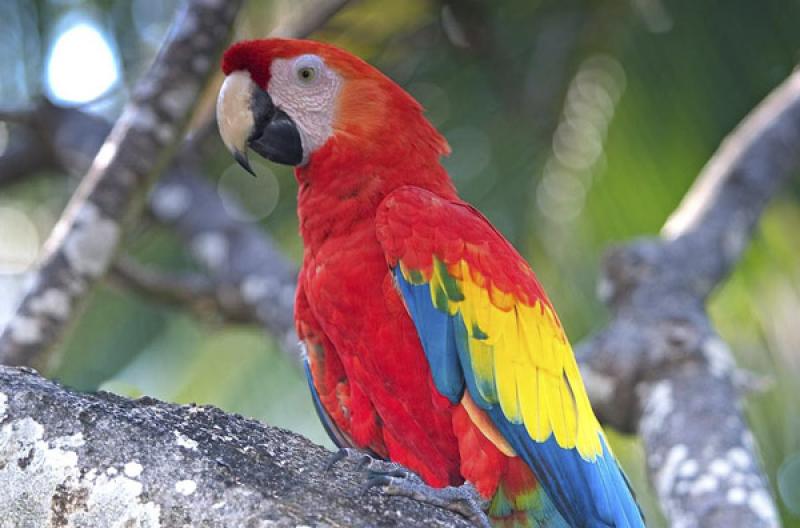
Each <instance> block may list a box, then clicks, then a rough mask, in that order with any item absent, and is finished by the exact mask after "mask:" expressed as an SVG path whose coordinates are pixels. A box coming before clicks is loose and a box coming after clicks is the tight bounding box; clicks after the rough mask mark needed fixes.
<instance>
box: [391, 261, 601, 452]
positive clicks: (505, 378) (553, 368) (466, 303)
mask: <svg viewBox="0 0 800 528" xmlns="http://www.w3.org/2000/svg"><path fill="white" fill-rule="evenodd" d="M401 272H402V273H403V275H404V276H406V278H407V279H409V280H412V278H411V277H409V276H408V274H409V272H408V271H407V270H406V269H405V268H402V267H401ZM428 280H429V284H430V288H431V298H432V301H433V303H434V306H437V307H438V308H440V309H446V311H447V312H448V313H449V314H450V315H454V314H457V313H458V314H460V315H461V317H462V319H463V321H464V325H465V327H466V329H467V341H468V346H469V354H470V360H471V365H472V371H473V374H474V376H475V382H476V386H477V387H478V392H479V393H480V394H479V396H480V397H481V398H482V399H483V400H484V401H486V402H489V403H491V404H499V405H500V407H501V409H502V410H503V414H504V415H505V416H506V418H507V419H508V420H509V421H511V422H512V423H524V424H525V428H526V430H527V431H528V434H529V435H530V436H531V438H532V439H533V440H535V441H537V442H544V441H546V440H547V439H548V438H549V437H550V436H551V435H553V436H554V437H555V439H556V442H557V443H558V445H559V446H561V447H563V448H565V449H570V448H573V447H577V449H578V452H579V453H580V454H581V456H582V457H583V458H585V459H587V460H592V459H594V458H595V457H597V456H598V455H600V454H602V447H601V444H600V437H601V435H602V430H601V429H600V425H599V424H598V423H597V419H596V418H595V416H594V413H593V412H592V410H591V405H590V403H589V398H588V396H587V395H586V391H585V389H584V387H583V381H582V380H581V376H580V372H579V371H578V365H577V363H576V361H575V357H574V355H573V353H572V348H571V347H570V345H569V342H568V341H567V339H566V336H565V335H564V331H563V329H562V328H561V325H560V324H559V323H558V319H557V318H556V316H555V314H554V313H553V311H552V309H551V308H550V307H549V305H547V304H546V303H543V302H542V301H541V300H538V299H536V300H534V304H533V305H531V304H529V303H528V302H523V301H522V300H520V299H517V298H516V297H515V296H514V295H513V294H512V293H508V292H504V291H502V290H500V289H499V288H497V287H496V286H495V285H494V284H491V282H490V281H488V280H487V279H486V278H485V277H483V276H482V275H481V274H480V273H479V272H477V271H476V270H473V269H471V268H470V266H469V264H468V263H467V262H466V261H465V260H462V261H460V262H459V263H455V264H451V265H450V266H449V267H447V266H445V265H444V264H443V263H441V262H438V261H435V262H434V265H433V268H432V271H431V273H430V278H429V279H428ZM453 283H454V284H455V286H456V287H457V288H458V290H459V292H460V293H461V295H460V296H453V295H444V296H443V295H441V292H445V291H447V287H448V286H449V287H450V288H451V289H452V288H453ZM454 297H455V298H454ZM525 301H529V300H528V299H525ZM445 303H446V306H443V304H445Z"/></svg>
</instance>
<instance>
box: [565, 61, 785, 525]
mask: <svg viewBox="0 0 800 528" xmlns="http://www.w3.org/2000/svg"><path fill="white" fill-rule="evenodd" d="M798 169H800V72H795V73H794V74H793V75H792V76H791V77H790V78H789V79H788V80H787V81H785V82H784V83H783V84H782V85H781V86H780V87H779V88H777V89H776V90H775V91H774V92H773V93H772V94H771V95H770V96H769V97H768V98H767V99H766V100H765V101H764V102H763V103H762V104H761V105H759V107H758V108H756V110H754V111H753V112H752V113H751V114H750V115H749V116H748V117H747V118H746V119H745V120H744V121H743V123H742V124H741V125H740V126H739V127H738V128H737V129H736V130H735V131H734V132H733V133H732V134H731V135H730V136H729V137H728V138H727V139H726V140H725V142H724V143H723V144H722V146H721V147H720V149H719V151H718V152H717V153H716V154H715V155H714V157H713V158H712V159H711V160H710V161H709V163H708V164H707V165H706V167H705V168H704V170H703V172H702V173H701V175H700V176H699V178H698V179H697V181H696V182H695V184H694V186H693V187H692V189H691V190H690V191H689V193H688V194H687V196H686V198H685V199H684V201H683V202H682V203H681V205H680V207H679V208H678V210H676V211H675V213H674V214H673V215H672V216H671V217H670V219H669V221H668V222H667V224H666V226H665V227H664V232H663V238H660V239H647V240H640V241H637V242H634V243H632V244H629V245H626V246H622V247H618V248H614V249H612V250H611V251H609V253H608V255H607V257H606V260H605V270H604V276H603V277H602V279H601V281H602V282H601V284H602V287H601V288H600V289H601V291H604V292H605V293H606V295H605V299H604V300H606V301H607V303H608V305H609V307H610V308H611V310H612V312H613V314H614V318H613V319H612V321H611V323H610V324H609V326H608V327H607V328H606V329H604V330H603V331H601V332H599V333H598V334H597V335H595V336H593V337H592V338H591V339H590V340H588V341H587V342H585V343H582V344H581V345H580V346H579V347H577V350H578V355H579V359H580V361H581V363H582V365H581V370H582V371H583V372H584V373H585V379H586V383H587V388H588V389H589V390H590V393H591V396H592V402H593V404H594V405H595V406H596V410H597V411H598V414H599V415H600V416H601V417H602V418H603V419H604V420H605V421H606V422H608V423H612V424H614V425H616V426H617V427H619V428H620V429H622V430H625V431H638V432H639V433H640V434H641V436H642V440H643V442H644V445H645V450H646V452H647V466H648V470H649V473H650V476H651V479H652V481H653V483H654V484H655V488H656V491H657V492H658V495H659V499H660V501H661V504H662V506H663V509H664V512H665V514H666V515H667V517H668V518H669V519H670V520H671V522H672V523H673V524H674V525H679V526H683V527H689V528H691V527H695V526H697V527H700V526H702V527H710V528H714V527H718V526H719V527H723V526H753V527H774V526H778V522H779V521H778V517H777V513H776V508H775V505H774V503H773V500H772V498H771V493H770V491H769V486H768V480H767V479H766V477H765V476H764V474H763V472H762V470H761V468H760V465H759V457H758V453H757V451H756V446H755V445H754V443H753V437H752V434H751V433H750V430H749V429H748V427H747V424H746V422H745V420H744V417H743V416H742V412H741V408H740V405H739V404H738V403H737V402H738V397H739V394H738V391H737V388H738V387H737V383H736V382H737V380H738V378H739V373H737V371H736V369H735V366H734V362H733V359H732V357H731V355H730V351H729V349H728V346H727V345H726V344H725V342H724V341H723V340H722V339H721V338H720V337H719V336H718V335H717V334H716V332H715V331H714V328H713V326H712V324H711V321H710V320H709V319H708V314H707V313H706V308H705V300H706V298H707V297H708V295H709V293H710V292H711V291H712V290H713V289H714V288H715V287H716V286H717V285H718V284H719V283H720V282H721V281H722V280H723V279H724V278H725V277H726V276H727V274H728V273H729V272H730V270H731V268H732V267H733V265H734V264H735V263H736V262H737V261H738V260H739V258H740V257H741V254H742V252H743V251H744V249H745V248H746V246H747V243H748V241H749V240H750V237H751V236H752V231H753V229H754V227H755V225H756V223H757V222H758V219H759V218H760V216H761V214H762V212H763V210H764V207H765V206H766V205H767V203H768V202H769V201H770V200H771V199H772V198H773V197H774V196H775V195H776V194H777V192H778V190H779V189H780V188H781V186H782V185H783V184H784V183H785V182H786V181H787V180H788V179H789V177H790V176H792V175H793V174H794V173H796V172H797V171H798Z"/></svg>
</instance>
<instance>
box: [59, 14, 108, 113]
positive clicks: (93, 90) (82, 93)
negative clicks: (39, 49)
mask: <svg viewBox="0 0 800 528" xmlns="http://www.w3.org/2000/svg"><path fill="white" fill-rule="evenodd" d="M118 80H119V67H118V65H117V61H116V59H115V57H114V53H113V51H112V49H111V45H110V44H109V42H108V38H107V37H106V36H105V35H103V34H102V33H101V32H100V30H98V28H97V27H96V26H95V25H93V24H91V23H89V22H87V21H85V20H81V21H78V22H76V23H74V24H72V25H71V26H69V27H68V28H67V29H66V30H64V31H63V32H62V33H61V34H59V35H58V37H57V38H56V40H55V42H54V43H53V46H52V47H51V49H50V54H49V56H48V58H47V88H48V90H49V91H50V94H51V96H52V97H53V98H54V99H55V100H57V101H61V102H70V103H86V102H89V101H92V100H94V99H97V98H98V97H100V96H101V95H103V94H104V93H106V92H107V91H108V90H110V89H111V88H112V87H113V86H114V85H115V84H116V83H117V81H118Z"/></svg>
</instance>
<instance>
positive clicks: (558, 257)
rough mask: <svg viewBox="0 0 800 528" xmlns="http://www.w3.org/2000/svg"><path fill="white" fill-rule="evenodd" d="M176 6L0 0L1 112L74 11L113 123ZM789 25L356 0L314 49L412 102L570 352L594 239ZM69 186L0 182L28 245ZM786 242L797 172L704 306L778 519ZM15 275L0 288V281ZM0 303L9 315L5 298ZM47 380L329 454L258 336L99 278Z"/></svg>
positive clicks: (663, 7)
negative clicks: (729, 365)
mask: <svg viewBox="0 0 800 528" xmlns="http://www.w3.org/2000/svg"><path fill="white" fill-rule="evenodd" d="M301 4H308V2H290V1H282V2H279V1H274V2H269V1H264V2H259V1H251V2H250V4H249V6H248V8H247V11H246V12H245V13H244V14H243V16H242V20H241V30H240V35H242V36H245V35H246V36H255V35H264V34H266V33H267V31H268V29H269V28H270V27H271V25H272V23H273V22H274V21H275V20H276V19H277V17H279V16H281V15H283V14H286V13H287V12H290V11H291V10H292V9H296V8H297V7H298V6H299V5H301ZM175 5H176V1H175V0H170V1H166V2H155V1H151V0H131V1H121V0H120V1H113V0H97V1H69V0H51V1H45V0H37V1H33V2H28V1H25V0H7V1H6V2H3V4H2V5H0V35H2V36H0V72H2V75H0V96H2V98H3V101H4V106H13V105H20V104H25V103H27V102H29V101H31V100H32V99H33V98H35V97H37V96H38V95H39V94H41V93H42V90H43V83H42V78H43V77H42V75H43V73H42V72H43V67H44V62H45V60H46V52H47V49H48V46H49V45H50V44H51V43H52V41H53V39H54V38H55V37H56V36H57V34H58V31H59V27H60V26H59V21H60V20H61V19H62V17H63V16H64V15H69V14H70V13H74V12H80V13H83V14H84V15H85V16H88V17H90V18H91V19H92V20H94V21H95V22H96V23H97V24H99V25H100V26H101V27H102V28H104V29H105V30H106V31H107V32H108V35H109V38H110V39H112V40H113V42H114V43H115V46H114V47H115V49H116V52H117V54H118V60H119V61H120V64H121V69H122V73H121V74H122V83H121V85H120V86H119V87H118V88H117V89H116V90H115V91H114V92H113V93H111V94H109V95H108V96H107V97H105V98H104V100H105V102H104V103H103V104H102V105H101V107H100V108H99V109H98V108H95V110H96V111H99V112H101V113H104V114H105V115H107V116H108V117H110V118H113V117H114V116H115V114H116V112H118V111H119V108H120V104H121V102H122V101H123V100H124V97H125V94H126V91H127V89H128V87H129V86H130V85H131V84H132V83H133V82H135V80H136V78H137V77H138V75H139V74H140V72H141V71H142V70H143V69H144V68H145V67H146V65H147V64H148V63H149V61H150V60H151V59H152V57H153V55H154V53H155V52H156V50H157V46H158V42H159V39H160V37H161V36H162V35H163V32H164V31H165V29H166V25H167V23H168V21H169V17H170V15H171V13H172V12H173V10H174V6H175ZM142 13H149V15H147V16H145V18H146V19H147V20H148V21H149V22H148V25H146V26H143V25H142V24H141V23H137V17H140V18H141V17H142V16H143V15H142ZM799 23H800V3H798V2H797V1H795V0H765V1H760V2H753V1H752V0H726V1H722V0H712V1H706V2H696V1H689V0H630V1H622V0H602V1H601V0H584V1H580V0H574V1H559V0H550V1H531V0H505V1H502V2H501V1H497V2H488V1H479V0H465V1H453V2H438V1H433V0H408V1H403V2H399V1H398V2H395V1H387V0H383V1H380V0H362V1H360V2H353V4H352V5H351V6H350V7H348V8H346V9H345V10H344V11H343V12H341V13H340V14H339V15H338V16H337V17H336V18H335V19H334V20H333V21H332V22H330V23H329V24H328V26H327V27H326V28H325V29H323V30H322V31H320V32H318V33H317V34H316V35H315V37H316V38H319V39H323V40H327V41H333V42H335V43H338V44H340V45H342V46H345V47H347V48H349V49H350V50H352V51H354V52H356V53H358V54H359V55H361V56H363V57H364V58H366V59H367V60H369V61H370V62H372V63H374V64H377V65H378V66H380V67H381V68H382V69H383V70H384V71H385V72H387V73H388V74H389V75H390V76H391V77H393V78H394V79H395V80H397V82H399V83H400V84H402V85H403V86H404V87H406V88H407V89H408V90H409V91H410V92H411V93H412V94H413V95H414V96H416V97H417V98H418V99H419V100H420V101H421V102H422V103H423V104H424V105H425V106H426V108H427V109H428V115H429V117H430V119H431V120H432V121H433V122H434V124H436V125H437V127H439V128H440V130H441V131H442V132H443V133H444V134H445V135H446V136H447V138H448V140H449V141H450V142H451V145H452V147H453V154H452V156H451V157H450V158H448V159H447V160H445V164H446V165H447V167H448V169H449V170H450V171H451V174H452V176H453V178H454V179H455V181H456V183H457V186H458V188H459V190H460V191H461V192H462V194H463V195H464V196H465V197H466V198H467V199H469V200H470V201H472V202H474V203H475V204H476V205H477V206H478V207H479V208H480V209H481V210H483V211H484V212H485V213H486V214H487V215H488V217H489V218H490V219H491V220H492V221H493V222H494V223H495V224H496V225H497V226H498V227H499V228H500V229H501V230H502V231H503V232H504V233H505V234H506V235H507V236H508V237H509V238H510V239H511V240H512V241H513V242H514V243H515V244H516V245H517V247H519V248H520V249H521V250H522V251H523V253H524V254H525V255H526V256H527V257H528V258H529V259H530V261H531V262H532V264H533V266H534V269H535V270H536V271H537V273H538V275H539V277H540V280H541V281H542V282H543V283H544V285H545V287H546V288H547V290H548V292H549V293H550V295H551V297H552V299H553V301H554V303H555V305H556V307H557V308H558V310H559V313H560V314H561V317H562V319H563V321H564V322H565V324H566V327H567V329H568V333H569V335H570V337H571V339H572V340H573V342H577V341H578V340H580V339H581V338H583V337H584V336H586V335H588V334H589V333H591V332H592V331H594V330H597V329H599V328H601V327H602V326H603V324H604V323H605V322H606V320H607V318H608V315H607V313H606V312H605V310H604V308H603V307H602V305H601V304H600V303H599V302H598V301H597V299H596V296H595V284H596V279H597V272H598V267H599V263H600V259H601V256H602V253H603V251H604V249H605V248H607V247H608V246H609V245H612V244H615V243H619V242H622V241H625V240H628V239H630V238H634V237H638V236H647V235H654V234H657V233H658V230H659V228H660V226H661V225H662V224H663V223H664V221H665V220H666V218H667V217H668V215H669V214H670V212H671V211H672V210H673V209H674V208H675V207H676V206H677V204H678V203H679V201H680V199H681V197H682V196H683V194H684V193H685V191H686V189H687V188H688V187H689V185H690V184H691V183H692V181H693V179H694V178H695V176H696V175H697V174H698V172H699V171H700V169H701V168H702V166H703V164H704V163H705V162H706V161H707V160H708V158H709V157H710V156H711V154H712V153H713V152H714V150H715V149H716V147H717V146H718V145H719V143H720V141H721V140H722V139H723V138H724V136H725V135H726V134H727V133H728V132H730V131H731V130H732V129H733V127H735V125H736V124H737V123H738V122H739V121H740V120H741V119H742V118H743V117H744V116H745V114H746V113H747V112H748V111H749V110H750V109H752V108H753V107H754V106H755V105H756V104H757V103H758V102H759V101H760V100H761V99H762V98H763V97H764V96H765V95H766V94H767V93H768V92H769V91H770V90H771V89H772V88H773V87H775V86H776V85H777V84H778V83H780V82H781V81H782V80H783V79H784V78H785V77H786V76H787V75H788V74H789V73H790V72H791V70H792V69H793V68H794V66H795V64H796V63H797V60H798V58H799V57H800V55H798V50H799V49H800V31H798V30H797V28H798V25H799ZM12 133H13V130H12ZM200 155H202V153H199V152H198V156H200ZM207 163H208V164H209V167H212V170H211V171H210V173H211V174H222V172H223V171H224V169H225V168H227V167H228V166H229V165H230V159H229V158H228V157H227V155H226V154H225V153H224V152H223V149H222V147H221V145H219V149H218V150H217V151H216V152H214V153H213V154H212V155H211V156H210V157H209V158H208V159H207ZM272 170H273V171H274V173H275V175H276V178H277V182H278V185H279V191H280V195H279V200H278V203H277V206H276V208H275V210H274V212H272V214H270V215H268V216H267V217H266V218H263V219H261V220H260V223H261V225H262V227H263V228H264V229H265V230H266V231H268V232H270V233H271V234H272V235H273V236H275V237H276V238H277V239H278V240H279V241H280V242H281V244H282V245H283V246H284V248H285V249H286V251H287V252H288V253H289V254H290V255H292V256H293V257H294V258H299V255H300V242H299V239H298V237H297V235H296V219H295V216H294V207H295V196H294V193H295V187H294V180H293V177H292V175H291V173H290V172H289V171H287V170H285V169H282V168H278V167H273V168H272ZM74 186H75V181H73V180H69V179H66V178H64V177H63V175H56V174H47V175H42V177H41V178H36V179H33V178H29V179H27V180H26V181H25V182H23V183H20V184H17V185H15V186H14V187H11V188H4V189H1V190H0V205H4V204H5V205H8V204H12V205H14V206H17V207H19V208H20V209H22V210H25V211H30V212H31V214H32V215H33V217H34V219H35V221H36V225H37V227H38V229H39V233H40V237H44V236H45V235H46V233H47V232H48V230H49V228H50V227H51V226H52V224H53V222H54V221H55V219H56V218H57V216H58V214H59V212H60V209H61V207H63V204H64V203H65V201H66V198H67V196H68V193H69V191H70V190H71V189H72V188H74ZM798 230H800V185H798V184H797V182H796V181H795V182H794V183H793V184H792V185H791V186H790V187H789V188H788V189H786V191H785V192H784V193H782V195H781V196H780V197H779V198H778V200H777V201H776V202H775V203H774V205H772V206H771V207H770V209H769V210H768V212H767V214H766V215H765V217H764V218H763V221H762V223H761V226H760V228H759V230H758V233H757V235H756V237H755V240H754V241H753V244H752V246H751V248H750V250H749V251H748V253H747V254H746V256H745V258H744V260H743V261H742V262H741V263H740V265H739V266H738V268H737V270H736V272H735V273H734V275H733V277H732V278H731V279H730V280H729V281H728V282H727V283H726V284H724V285H723V286H722V287H720V288H719V289H718V291H717V292H716V294H715V295H714V297H713V299H712V300H711V307H710V308H711V313H712V315H713V318H714V321H715V323H716V325H717V328H718V329H719V331H720V333H721V335H722V336H723V337H724V338H725V339H726V340H727V341H728V342H729V343H730V344H731V345H732V346H733V350H734V353H735V355H736V358H737V360H738V362H739V365H740V367H741V368H743V369H747V370H750V371H753V372H755V373H757V374H758V375H760V376H763V377H764V379H765V380H767V381H768V384H767V388H766V389H765V390H764V391H763V392H759V393H753V394H749V395H748V396H747V399H746V408H747V414H748V417H749V419H750V422H751V424H752V426H753V428H754V431H755V434H756V437H757V440H758V443H759V446H760V448H761V453H762V456H763V461H764V465H765V467H766V470H767V472H768V474H769V476H770V479H771V480H772V485H773V489H774V490H775V492H776V494H778V490H779V489H780V498H779V500H778V502H779V504H780V508H781V514H782V516H783V521H784V524H785V526H795V527H800V517H799V516H800V497H798V495H800V411H798V401H800V389H799V388H798V385H800V384H799V383H798V380H800V325H798V321H799V318H800V315H798V314H800V236H799V235H798ZM2 233H4V231H3V226H0V234H2ZM6 234H8V233H7V232H6ZM131 247H132V248H133V251H134V253H135V255H136V256H137V257H139V258H141V259H142V260H144V261H147V262H151V263H156V264H158V265H161V266H164V267H167V268H173V269H175V268H179V267H182V266H187V265H189V266H190V265H191V263H190V262H188V258H187V256H186V255H185V254H184V252H183V251H182V250H181V248H180V247H178V246H177V244H176V243H175V241H174V240H173V239H172V238H171V237H170V235H169V234H168V233H165V232H163V231H161V230H160V229H158V228H153V227H151V228H148V229H142V230H138V231H137V232H136V233H135V234H134V236H133V237H132V240H131ZM686 265H687V266H691V262H687V263H686ZM19 279H20V277H19V276H8V277H5V280H6V282H5V283H4V284H13V282H14V281H18V280H19ZM9 291H15V290H13V288H12V289H11V290H9ZM0 297H3V296H2V295H0ZM3 302H5V303H7V304H9V303H13V295H12V294H10V293H9V294H8V295H6V296H5V298H4V299H1V300H0V303H3ZM0 313H2V311H1V310H0ZM1 325H2V321H0V326H1ZM52 375H53V376H55V377H57V378H59V379H60V380H61V381H63V382H64V383H66V384H68V385H72V386H75V387H78V388H80V389H84V390H95V389H98V388H102V389H106V390H113V391H116V392H120V393H123V394H127V395H140V394H148V395H152V396H155V397H158V398H163V399H166V400H171V401H176V402H200V403H212V404H215V405H218V406H220V407H222V408H223V409H226V410H228V411H233V412H237V413H241V414H244V415H247V416H253V417H256V418H259V419H261V420H264V421H266V422H269V423H271V424H275V425H279V426H282V427H286V428H290V429H293V430H296V431H299V432H301V433H303V434H305V435H307V436H309V437H310V438H312V439H314V440H316V441H318V442H322V443H327V440H326V439H325V437H324V433H323V432H322V429H321V428H320V426H319V425H318V424H317V421H316V418H315V416H314V414H313V410H312V407H311V405H310V402H309V399H308V397H307V395H306V386H305V382H304V380H303V379H302V376H301V375H300V373H299V372H298V371H296V370H295V369H294V368H293V367H292V366H291V365H290V364H288V363H287V361H286V360H285V359H284V357H283V356H282V355H281V353H280V352H279V351H278V350H277V349H276V347H275V344H274V343H273V342H272V341H271V340H270V338H269V336H265V335H264V334H263V332H261V331H260V330H259V329H253V328H242V327H231V326H227V325H224V324H221V323H220V322H217V321H198V320H197V319H194V318H192V317H190V316H189V315H187V314H185V313H181V312H179V311H174V310H170V309H166V308H164V307H161V306H159V305H157V304H152V303H150V302H147V301H143V300H141V299H139V298H137V297H134V296H132V295H130V294H127V293H125V292H121V291H119V290H116V289H113V288H111V287H109V286H106V287H104V288H103V289H102V291H100V292H99V293H98V294H96V295H95V296H94V298H93V299H92V301H91V305H90V307H89V310H88V312H87V313H86V315H85V317H84V318H83V319H82V320H81V321H80V323H79V324H78V326H77V328H76V330H75V332H74V334H73V336H72V337H71V339H70V341H69V342H68V343H67V344H66V346H65V351H64V354H63V358H62V362H61V366H60V367H59V368H58V369H57V370H56V371H55V372H53V373H52ZM698 397H702V396H701V395H698ZM614 439H615V448H616V451H617V452H618V454H619V455H620V457H621V458H622V459H623V462H624V464H625V466H626V467H627V469H628V471H629V473H630V474H631V475H632V478H633V480H634V482H635V485H636V487H637V489H638V490H640V492H639V493H640V496H641V497H642V500H643V502H644V505H645V509H646V511H647V514H648V518H649V519H650V521H651V525H652V526H659V525H663V520H662V518H661V516H660V513H659V512H658V510H657V506H656V505H655V502H654V499H653V496H652V493H651V491H650V487H649V484H648V483H647V482H646V479H645V477H644V473H643V469H642V452H641V446H640V445H639V443H638V442H637V441H636V440H635V439H631V438H621V437H618V436H616V435H615V436H614Z"/></svg>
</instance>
